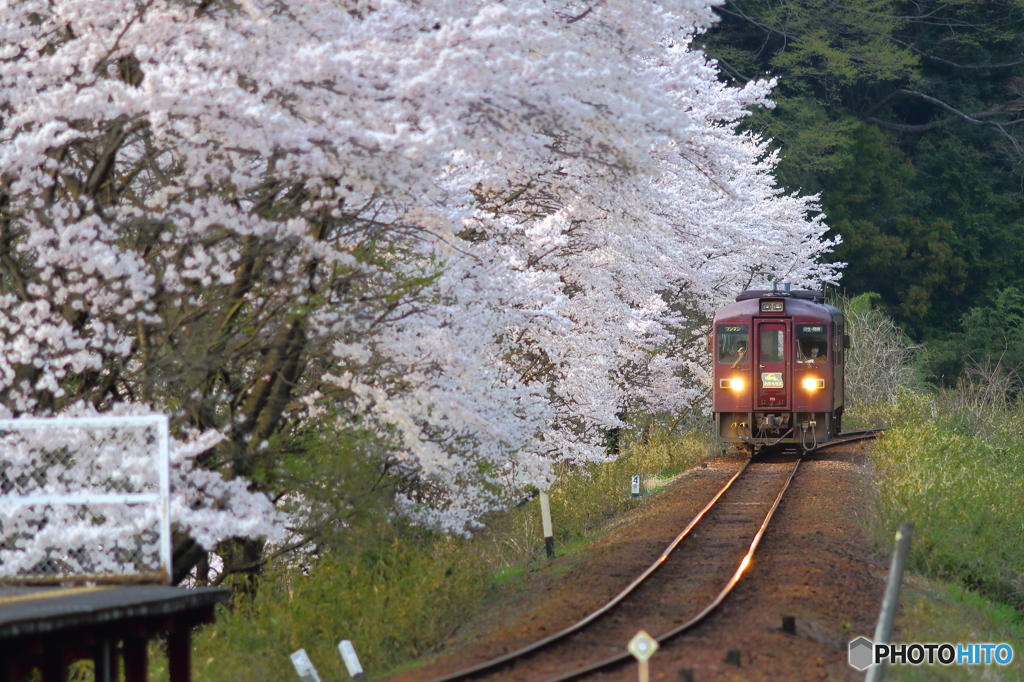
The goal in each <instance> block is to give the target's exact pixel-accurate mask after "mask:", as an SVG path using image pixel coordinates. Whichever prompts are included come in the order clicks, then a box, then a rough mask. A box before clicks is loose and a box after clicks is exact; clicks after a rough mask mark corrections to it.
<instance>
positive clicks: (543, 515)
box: [540, 490, 555, 559]
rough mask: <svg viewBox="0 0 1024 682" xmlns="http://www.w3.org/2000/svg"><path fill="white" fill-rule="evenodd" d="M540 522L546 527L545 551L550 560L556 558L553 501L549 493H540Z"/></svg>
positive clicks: (543, 491)
mask: <svg viewBox="0 0 1024 682" xmlns="http://www.w3.org/2000/svg"><path fill="white" fill-rule="evenodd" d="M540 520H541V524H543V526H544V549H546V550H547V553H548V559H554V558H555V537H554V531H552V529H551V500H550V498H549V497H548V491H546V490H542V491H540Z"/></svg>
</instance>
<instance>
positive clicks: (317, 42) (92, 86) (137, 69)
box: [0, 0, 837, 571]
mask: <svg viewBox="0 0 1024 682" xmlns="http://www.w3.org/2000/svg"><path fill="white" fill-rule="evenodd" d="M713 19H714V16H713V13H712V8H711V4H710V3H709V2H708V1H707V0H670V1H668V2H664V1H663V2H637V1H635V0H605V1H603V2H593V3H582V2H573V1H569V0H561V1H556V2H542V1H541V0H523V1H521V2H517V3H500V2H493V1H489V0H427V1H424V2H418V3H410V2H402V1H400V0H379V1H377V0H358V1H356V0H352V1H350V2H346V1H344V0H340V1H339V0H334V1H331V2H327V1H322V0H278V1H277V2H269V1H266V2H264V1H261V0H246V1H243V2H237V3H234V2H227V1H226V0H225V1H221V0H202V1H199V0H196V1H186V0H148V1H140V0H111V1H110V2H103V3H96V2H91V1H89V0H49V1H46V2H43V1H41V0H39V1H35V0H0V33H2V35H4V36H5V41H4V43H3V45H2V46H0V311H2V313H0V402H2V404H3V405H5V406H6V407H7V408H8V409H9V410H10V411H11V412H12V413H14V414H17V415H27V414H55V413H60V412H61V411H62V410H65V409H66V407H67V406H68V405H71V404H75V403H77V402H79V401H83V400H84V401H87V402H88V403H89V404H91V405H92V406H93V407H94V409H97V410H100V411H108V410H110V409H114V408H115V406H117V405H120V404H123V403H138V404H142V405H144V406H147V407H148V408H152V409H158V410H166V411H168V412H170V413H172V414H174V415H176V420H177V423H178V424H179V425H180V426H181V428H184V427H185V426H186V425H187V427H188V428H190V429H193V430H197V431H199V432H204V431H210V430H213V431H216V432H217V433H219V434H221V441H220V442H219V443H218V444H217V445H216V446H213V447H211V448H210V449H209V450H208V451H207V452H205V453H204V454H202V455H200V456H199V457H198V459H197V460H196V461H197V462H199V463H200V464H201V465H202V466H203V467H205V468H206V469H209V470H216V471H219V472H221V473H222V474H223V475H225V476H227V477H229V478H234V479H238V480H242V481H246V482H248V484H249V485H250V487H251V489H252V490H253V491H254V492H258V491H261V490H265V491H266V492H271V493H273V494H275V495H276V496H280V495H282V494H283V492H282V491H275V490H271V488H273V484H272V481H271V477H268V474H267V472H268V471H272V470H273V469H274V466H275V464H274V460H275V457H278V456H279V455H276V454H275V452H276V450H275V447H274V443H275V442H276V441H277V440H278V439H281V438H286V437H287V434H288V433H289V432H290V429H294V428H295V427H296V425H298V424H302V423H307V422H309V421H310V420H316V419H323V418H325V417H324V415H325V414H330V415H331V418H332V419H341V420H342V421H343V422H346V423H352V424H356V423H358V425H359V428H371V429H372V430H373V431H374V432H375V438H376V439H378V441H379V443H381V444H382V445H383V446H384V447H385V448H386V451H387V456H386V457H384V458H383V459H382V466H383V467H384V468H385V469H386V472H387V473H388V474H390V475H391V476H392V477H394V479H395V480H399V481H402V486H401V489H400V494H399V496H398V500H397V501H398V503H399V504H400V506H401V507H402V508H403V509H405V510H406V511H407V512H408V513H409V514H410V515H412V516H413V517H415V518H417V519H418V520H420V521H421V522H423V523H429V524H432V525H435V526H438V527H441V528H445V529H448V530H451V531H455V532H465V531H466V530H467V529H469V528H472V527H473V525H474V524H476V523H477V522H478V520H479V518H480V516H481V514H482V513H483V512H485V511H487V510H489V509H493V508H495V507H496V506H498V505H500V504H502V503H503V500H504V499H506V495H507V494H508V493H509V492H510V491H513V490H516V489H519V488H521V487H522V486H524V485H532V484H542V485H543V484H545V483H547V482H549V481H550V479H551V477H552V476H553V474H552V468H551V465H552V463H554V462H556V461H566V462H570V463H581V462H591V461H600V460H602V459H604V458H606V457H607V454H606V453H605V452H604V450H603V449H602V447H601V431H602V430H603V429H607V428H613V427H616V426H621V423H620V421H619V418H618V417H617V416H616V415H617V414H618V413H619V412H620V410H621V408H622V406H624V405H627V404H630V405H638V406H646V407H647V408H649V409H679V408H681V407H683V406H685V405H686V404H687V403H688V401H690V400H692V399H693V398H694V397H695V396H697V395H699V394H700V393H701V392H702V391H703V388H702V384H701V382H702V380H704V379H705V378H706V377H704V375H703V368H702V366H701V363H700V361H699V349H700V348H701V347H702V345H703V340H702V338H701V329H702V325H705V324H706V319H707V316H708V314H709V313H710V311H711V310H713V309H714V308H715V307H716V306H717V305H719V304H720V303H721V302H723V301H725V300H727V299H728V298H729V297H731V296H732V295H734V294H735V291H736V290H737V289H739V288H741V287H742V286H745V285H754V284H763V283H765V282H768V281H771V280H773V279H787V280H789V281H792V282H794V283H796V284H798V285H803V286H811V285H816V284H820V283H821V282H823V281H831V280H834V279H835V278H836V277H837V273H836V271H835V270H834V268H833V267H832V266H828V265H822V264H819V263H817V258H818V257H819V256H820V255H821V254H822V253H824V252H826V251H828V250H829V249H830V248H831V246H832V245H831V244H830V243H828V242H827V241H824V240H823V237H822V235H823V232H824V230H825V226H824V224H823V223H822V222H821V220H820V218H818V217H814V215H815V211H816V205H815V203H814V200H813V199H809V198H806V197H797V196H790V195H783V194H780V193H779V191H778V190H776V189H774V187H773V178H772V169H773V167H774V162H775V160H774V158H773V157H772V156H771V155H770V154H768V152H767V149H766V147H765V145H764V144H763V142H762V141H761V140H759V139H757V138H756V137H755V136H753V135H750V134H741V133H737V131H736V126H737V124H738V122H739V121H740V120H741V119H742V117H743V116H745V115H746V113H747V112H748V111H749V110H750V108H751V107H754V106H767V105H770V103H769V102H768V100H767V96H768V93H769V91H770V88H771V86H772V83H770V82H754V83H750V84H748V85H747V86H745V87H743V88H734V87H727V86H726V85H724V84H723V83H721V82H719V81H718V79H717V69H716V67H715V64H714V63H713V62H710V61H709V60H708V59H707V58H706V57H705V56H704V55H703V54H702V53H700V52H699V51H696V50H694V49H692V48H691V46H690V42H691V39H692V38H693V36H694V35H695V34H696V33H698V32H699V31H701V30H703V28H705V27H707V26H709V25H710V23H711V22H712V21H713ZM684 311H685V312H684ZM338 415H340V416H338ZM368 425H369V426H368ZM301 526H302V524H301V523H296V524H295V527H296V528H300V527H301ZM179 531H180V533H179V538H178V546H177V548H176V554H177V556H178V557H179V558H180V560H181V570H182V571H185V570H187V569H188V568H190V567H191V566H192V565H194V564H195V563H196V562H197V561H199V560H201V558H202V557H203V555H204V552H205V551H206V549H208V547H204V546H203V545H202V544H201V543H198V542H196V538H197V529H196V528H195V527H191V528H186V527H185V526H184V525H181V526H179ZM304 532H305V531H302V532H300V533H299V538H298V542H301V541H303V540H304V539H310V537H311V535H310V534H309V533H306V534H305V535H303V533H304ZM261 555H262V546H261V545H260V544H259V543H256V544H253V545H250V546H248V549H247V550H246V551H245V552H243V553H242V554H241V555H240V557H236V558H231V560H230V561H229V564H231V563H232V562H234V563H235V564H236V565H239V566H243V565H244V566H252V565H256V564H258V563H259V560H260V556H261ZM236 559H237V560H236ZM227 570H231V568H230V566H228V568H227Z"/></svg>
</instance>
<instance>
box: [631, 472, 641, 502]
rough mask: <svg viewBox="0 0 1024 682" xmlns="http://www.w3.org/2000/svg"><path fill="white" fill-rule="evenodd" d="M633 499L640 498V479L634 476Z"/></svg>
mask: <svg viewBox="0 0 1024 682" xmlns="http://www.w3.org/2000/svg"><path fill="white" fill-rule="evenodd" d="M632 488H633V497H640V477H639V476H634V477H633V482H632Z"/></svg>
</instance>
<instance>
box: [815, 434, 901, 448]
mask: <svg viewBox="0 0 1024 682" xmlns="http://www.w3.org/2000/svg"><path fill="white" fill-rule="evenodd" d="M884 432H885V429H864V430H863V431H847V432H846V433H840V434H839V435H838V436H836V440H830V441H829V442H827V443H822V444H821V445H819V446H818V447H816V448H815V449H814V450H815V451H817V450H821V449H823V448H830V447H834V446H836V445H843V444H845V443H856V442H857V441H859V440H872V439H874V438H878V437H879V436H880V435H882V434H883V433H884Z"/></svg>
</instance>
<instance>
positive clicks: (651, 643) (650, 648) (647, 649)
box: [627, 630, 658, 682]
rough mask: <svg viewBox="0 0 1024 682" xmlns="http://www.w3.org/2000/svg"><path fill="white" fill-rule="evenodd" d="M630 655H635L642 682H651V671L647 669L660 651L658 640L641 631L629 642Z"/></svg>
mask: <svg viewBox="0 0 1024 682" xmlns="http://www.w3.org/2000/svg"><path fill="white" fill-rule="evenodd" d="M627 648H628V649H629V653H631V654H633V658H635V659H636V662H637V665H638V666H639V668H640V682H650V679H651V677H650V671H649V670H648V668H647V661H648V660H649V659H650V658H651V656H653V655H654V652H655V651H657V650H658V640H656V639H654V638H653V637H651V636H650V635H649V634H647V633H646V632H644V631H643V630H641V631H640V632H638V633H636V635H634V636H633V639H631V640H629V646H628V647H627Z"/></svg>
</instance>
